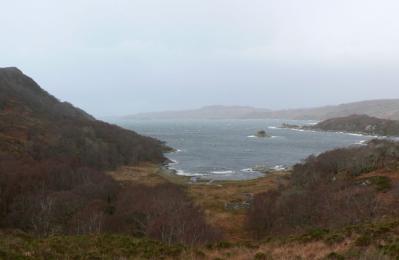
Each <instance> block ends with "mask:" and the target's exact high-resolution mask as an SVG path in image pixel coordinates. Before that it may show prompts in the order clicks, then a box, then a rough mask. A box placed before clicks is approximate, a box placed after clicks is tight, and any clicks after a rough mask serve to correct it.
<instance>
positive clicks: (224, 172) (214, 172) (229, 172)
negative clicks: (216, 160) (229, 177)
mask: <svg viewBox="0 0 399 260" xmlns="http://www.w3.org/2000/svg"><path fill="white" fill-rule="evenodd" d="M211 173H212V174H233V173H234V171H232V170H226V171H212V172H211Z"/></svg>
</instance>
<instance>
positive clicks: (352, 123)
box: [306, 115, 399, 136]
mask: <svg viewBox="0 0 399 260" xmlns="http://www.w3.org/2000/svg"><path fill="white" fill-rule="evenodd" d="M306 128H310V129H313V130H322V131H342V132H350V133H361V134H368V135H381V136H399V121H395V120H388V119H380V118H376V117H370V116H367V115H351V116H347V117H338V118H331V119H327V120H325V121H322V122H320V123H318V124H316V125H314V126H311V127H306Z"/></svg>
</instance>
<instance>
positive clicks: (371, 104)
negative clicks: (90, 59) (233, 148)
mask: <svg viewBox="0 0 399 260" xmlns="http://www.w3.org/2000/svg"><path fill="white" fill-rule="evenodd" d="M353 114H366V115H369V116H373V117H379V118H385V119H394V120H399V99H384V100H370V101H361V102H354V103H347V104H341V105H337V106H325V107H316V108H302V109H287V110H274V111H273V110H269V109H263V108H253V107H241V106H209V107H203V108H200V109H194V110H185V111H168V112H155V113H141V114H136V115H129V116H125V117H124V118H125V119H177V118H186V119H256V118H276V119H277V118H278V119H298V120H299V119H303V120H308V119H309V120H310V119H313V120H324V119H328V118H333V117H344V116H349V115H353Z"/></svg>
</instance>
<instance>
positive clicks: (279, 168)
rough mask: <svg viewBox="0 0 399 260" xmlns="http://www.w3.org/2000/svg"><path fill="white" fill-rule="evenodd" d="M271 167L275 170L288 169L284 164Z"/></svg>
mask: <svg viewBox="0 0 399 260" xmlns="http://www.w3.org/2000/svg"><path fill="white" fill-rule="evenodd" d="M270 169H271V170H273V171H285V170H287V167H285V166H284V165H276V166H274V167H272V168H270Z"/></svg>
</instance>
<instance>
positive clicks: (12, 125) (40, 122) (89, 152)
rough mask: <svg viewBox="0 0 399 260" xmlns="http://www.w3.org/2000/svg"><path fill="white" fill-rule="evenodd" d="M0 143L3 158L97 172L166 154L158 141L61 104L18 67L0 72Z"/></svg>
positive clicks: (158, 160)
mask: <svg viewBox="0 0 399 260" xmlns="http://www.w3.org/2000/svg"><path fill="white" fill-rule="evenodd" d="M0 144H1V150H0V154H1V155H3V156H4V155H13V156H17V157H18V158H29V159H33V160H37V161H41V160H48V159H60V160H63V158H68V160H72V161H76V163H78V164H81V165H85V166H90V167H94V168H96V169H109V168H113V167H116V166H118V165H121V164H134V163H137V162H140V161H152V162H162V161H163V160H164V156H163V151H164V150H165V147H164V146H163V144H162V143H161V142H159V141H158V140H155V139H152V138H148V137H143V136H140V135H138V134H136V133H135V132H132V131H128V130H125V129H122V128H120V127H118V126H115V125H111V124H107V123H104V122H101V121H97V120H95V119H94V118H93V117H92V116H91V115H89V114H87V113H85V112H84V111H82V110H81V109H78V108H75V107H74V106H73V105H71V104H69V103H66V102H60V101H59V100H58V99H56V98H55V97H53V96H51V95H50V94H49V93H47V92H46V91H44V90H43V89H42V88H40V86H39V85H38V84H36V83H35V82H34V81H33V80H32V79H31V78H29V77H27V76H26V75H24V74H23V73H22V72H21V71H20V70H18V69H17V68H4V69H0Z"/></svg>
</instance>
